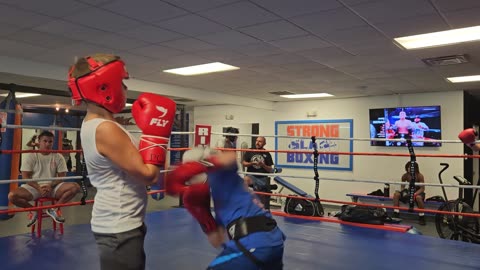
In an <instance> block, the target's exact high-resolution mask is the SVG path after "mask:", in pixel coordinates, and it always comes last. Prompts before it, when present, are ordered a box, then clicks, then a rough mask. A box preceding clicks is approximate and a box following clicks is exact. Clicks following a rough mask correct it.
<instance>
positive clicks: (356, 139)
mask: <svg viewBox="0 0 480 270" xmlns="http://www.w3.org/2000/svg"><path fill="white" fill-rule="evenodd" d="M211 134H213V135H223V136H250V137H258V136H261V137H268V138H283V139H309V140H310V139H311V138H312V137H311V136H288V135H258V134H246V133H241V134H240V133H222V132H214V131H212V132H211ZM316 139H317V140H332V141H366V142H371V141H377V142H406V141H407V139H382V138H338V137H316ZM411 141H412V142H431V143H463V142H462V141H460V140H422V139H413V140H411Z"/></svg>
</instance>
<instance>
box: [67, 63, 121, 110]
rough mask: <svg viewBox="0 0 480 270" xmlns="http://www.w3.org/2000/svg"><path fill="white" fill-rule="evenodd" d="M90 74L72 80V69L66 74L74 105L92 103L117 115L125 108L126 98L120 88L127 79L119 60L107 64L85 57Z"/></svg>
mask: <svg viewBox="0 0 480 270" xmlns="http://www.w3.org/2000/svg"><path fill="white" fill-rule="evenodd" d="M85 60H87V63H88V65H89V69H90V72H89V73H87V74H85V75H83V76H80V77H78V78H74V77H73V76H72V71H73V67H72V69H70V72H69V73H68V87H69V88H70V91H71V92H72V101H73V104H74V105H80V103H81V101H82V100H88V101H91V102H94V103H96V104H98V105H100V106H102V107H104V108H105V109H107V110H108V111H110V112H111V113H119V112H121V111H122V110H123V108H125V102H126V101H127V97H126V96H125V92H124V90H123V88H122V85H123V79H128V72H127V70H126V69H125V64H124V63H123V61H121V60H113V61H111V62H108V63H101V62H97V61H96V60H95V59H93V58H92V57H90V56H87V57H85Z"/></svg>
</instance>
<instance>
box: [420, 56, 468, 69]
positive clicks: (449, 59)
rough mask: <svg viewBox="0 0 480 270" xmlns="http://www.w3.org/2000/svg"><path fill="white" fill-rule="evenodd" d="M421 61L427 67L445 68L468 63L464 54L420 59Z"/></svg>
mask: <svg viewBox="0 0 480 270" xmlns="http://www.w3.org/2000/svg"><path fill="white" fill-rule="evenodd" d="M422 61H423V62H425V64H427V65H429V66H447V65H458V64H463V63H468V58H467V55H465V54H458V55H448V56H440V57H432V58H425V59H422Z"/></svg>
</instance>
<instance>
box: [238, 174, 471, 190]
mask: <svg viewBox="0 0 480 270" xmlns="http://www.w3.org/2000/svg"><path fill="white" fill-rule="evenodd" d="M238 173H239V174H243V175H247V174H248V175H259V176H268V177H275V176H280V177H282V178H297V179H309V180H313V177H308V176H294V175H284V174H279V173H249V172H238ZM319 179H320V180H325V181H339V182H358V183H371V184H390V185H405V186H408V185H409V182H391V181H381V180H359V179H341V178H329V177H320V178H319ZM415 186H432V187H452V188H465V189H480V186H473V185H453V184H434V183H415Z"/></svg>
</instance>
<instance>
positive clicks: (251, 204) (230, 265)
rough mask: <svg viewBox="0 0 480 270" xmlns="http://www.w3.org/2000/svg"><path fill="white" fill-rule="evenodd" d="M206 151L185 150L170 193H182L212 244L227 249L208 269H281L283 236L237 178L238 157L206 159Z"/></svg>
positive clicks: (225, 154)
mask: <svg viewBox="0 0 480 270" xmlns="http://www.w3.org/2000/svg"><path fill="white" fill-rule="evenodd" d="M206 152H207V151H204V150H203V149H193V150H190V151H187V152H186V153H185V154H184V157H183V164H181V165H180V166H178V167H177V168H176V169H175V170H173V171H172V172H171V173H170V174H169V176H168V178H167V183H166V190H167V193H169V194H170V195H177V196H178V195H183V202H184V205H185V208H186V209H187V210H188V211H189V212H190V213H191V214H192V216H193V217H194V218H195V219H196V220H197V221H198V222H199V224H200V225H201V226H202V229H203V231H204V232H205V233H206V234H207V238H208V241H209V242H210V243H211V244H212V245H213V246H214V247H217V248H218V247H223V251H222V252H221V253H220V254H219V255H218V256H217V257H216V258H215V259H214V260H213V261H212V262H211V263H210V265H209V266H208V268H207V269H215V270H220V269H229V270H232V269H242V270H243V269H248V270H250V269H252V270H254V269H264V270H267V269H268V270H270V269H271V270H277V269H283V262H282V258H283V248H284V246H283V243H284V240H285V236H284V234H283V232H282V231H281V230H280V228H278V226H277V224H276V222H275V220H274V219H273V218H272V215H271V214H270V212H268V211H265V210H264V209H263V207H262V205H261V203H260V201H259V199H258V197H257V196H256V195H255V194H252V193H251V192H250V191H248V189H247V187H246V185H245V184H244V181H243V179H242V178H241V177H240V176H239V175H238V174H237V170H238V167H237V161H236V156H235V153H233V152H223V153H218V154H216V155H212V156H208V154H205V153H206ZM210 196H211V198H212V199H213V203H214V210H215V218H214V217H213V216H212V213H211V211H210ZM225 235H227V236H228V240H227V239H226V237H225Z"/></svg>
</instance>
